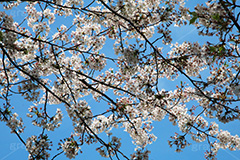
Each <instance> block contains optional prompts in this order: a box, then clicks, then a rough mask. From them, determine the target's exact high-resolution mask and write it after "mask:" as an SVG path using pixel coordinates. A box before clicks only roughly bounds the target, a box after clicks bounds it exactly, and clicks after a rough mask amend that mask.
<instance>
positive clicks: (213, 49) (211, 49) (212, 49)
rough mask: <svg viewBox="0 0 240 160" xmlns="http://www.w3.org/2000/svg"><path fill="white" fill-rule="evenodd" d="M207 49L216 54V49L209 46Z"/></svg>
mask: <svg viewBox="0 0 240 160" xmlns="http://www.w3.org/2000/svg"><path fill="white" fill-rule="evenodd" d="M209 49H210V51H211V52H216V50H217V49H216V47H213V46H210V47H209Z"/></svg>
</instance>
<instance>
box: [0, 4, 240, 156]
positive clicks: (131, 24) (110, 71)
mask: <svg viewBox="0 0 240 160" xmlns="http://www.w3.org/2000/svg"><path fill="white" fill-rule="evenodd" d="M0 2H1V7H2V11H0V53H1V55H0V86H1V87H0V89H1V92H0V101H1V107H0V121H1V122H2V123H3V124H6V125H7V126H8V127H9V129H10V132H11V133H12V134H15V135H16V136H17V137H18V139H19V141H20V142H21V143H22V144H23V145H24V146H25V148H26V150H27V152H29V157H28V158H29V159H30V160H40V159H57V158H58V156H60V155H62V154H64V155H65V156H66V157H67V158H69V159H72V158H75V157H76V156H77V155H81V152H82V148H83V147H85V146H86V145H93V144H97V145H98V147H97V148H95V149H96V151H97V152H99V154H100V155H101V156H102V157H106V158H110V159H134V160H146V159H148V158H149V154H150V151H149V150H148V149H147V146H148V145H150V144H151V143H154V141H156V139H157V137H158V135H157V134H153V132H152V130H153V128H154V124H153V123H154V122H158V121H162V120H163V119H168V120H169V121H170V122H171V124H172V125H177V127H176V130H175V131H173V132H171V133H169V139H168V140H166V141H168V144H169V146H170V147H173V148H174V149H173V151H174V150H175V151H177V152H181V151H183V152H184V149H185V148H186V147H188V146H189V145H191V143H192V142H194V143H197V142H206V143H207V144H208V145H209V147H208V149H207V150H206V152H205V155H204V154H203V156H204V157H205V158H206V159H209V160H213V159H215V158H216V155H217V153H218V150H219V149H228V150H231V151H234V150H239V149H240V138H239V136H238V135H233V134H231V133H230V132H229V131H228V130H224V129H222V128H221V127H220V124H224V125H226V126H227V125H228V124H229V123H232V121H237V122H239V118H240V117H239V114H240V110H239V101H240V84H239V83H240V50H239V43H240V39H239V37H240V34H239V32H240V23H239V22H240V21H239V16H240V12H239V11H240V3H239V2H238V1H236V0H208V1H205V2H203V4H201V3H202V1H199V2H198V3H199V4H197V5H196V6H194V7H192V8H189V7H187V3H188V1H186V2H185V1H184V0H91V1H90V0H32V1H30V0H29V1H25V0H23V1H20V0H17V1H5V0H4V1H0ZM189 3H190V2H189ZM16 8H18V9H20V10H21V11H22V12H21V18H20V19H19V18H16V17H15V15H14V14H13V12H11V11H13V10H14V9H16ZM185 26H192V27H195V28H196V31H197V32H198V36H199V39H201V38H202V37H204V41H203V42H199V41H184V42H182V43H178V42H177V40H176V39H174V38H173V37H174V35H173V34H172V31H173V28H174V30H179V32H181V28H182V27H185ZM168 81H169V82H168ZM171 81H173V82H174V84H175V85H174V86H173V85H170V83H171ZM163 82H165V85H162V83H163ZM167 83H169V85H167ZM19 97H22V98H24V101H26V108H27V110H26V108H25V109H24V108H21V107H20V106H18V105H17V103H16V101H18V98H19ZM89 97H91V98H93V99H94V102H93V101H88V99H89ZM21 100H22V99H21ZM13 104H14V105H13ZM21 110H24V111H22V112H21ZM25 111H26V112H25ZM23 112H24V113H23ZM65 120H68V121H71V123H70V124H69V125H72V130H71V132H70V134H69V135H68V136H67V137H58V139H59V143H52V140H51V137H50V136H49V133H51V132H56V133H57V132H58V129H59V128H61V127H62V124H63V123H64V121H65ZM29 122H30V123H29ZM36 128H37V130H39V131H40V133H39V134H37V135H36V134H32V135H29V134H25V131H27V130H29V131H31V130H32V129H36ZM114 131H119V132H126V133H128V135H129V136H130V137H131V139H132V143H133V144H134V145H135V152H133V153H132V154H131V155H127V154H125V153H124V152H122V148H121V145H122V139H123V138H124V137H121V136H120V135H119V134H116V133H115V132H114ZM159 132H164V130H161V131H159ZM28 133H29V132H28ZM155 133H157V132H155ZM56 136H57V134H56ZM25 137H28V138H25ZM106 137H107V138H106ZM1 138H3V137H1ZM190 142H191V143H190ZM52 148H58V150H59V152H58V153H57V154H52V153H51V149H52ZM93 150H94V149H93ZM79 157H81V156H79Z"/></svg>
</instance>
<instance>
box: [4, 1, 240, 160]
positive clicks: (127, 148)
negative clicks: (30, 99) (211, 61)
mask: <svg viewBox="0 0 240 160" xmlns="http://www.w3.org/2000/svg"><path fill="white" fill-rule="evenodd" d="M196 2H203V1H196ZM193 5H194V4H193V2H189V6H190V7H192V6H193ZM0 10H3V9H2V5H1V4H0ZM23 12H24V11H23V9H22V8H18V9H16V8H15V9H14V10H12V11H8V13H10V14H11V15H13V17H14V19H15V20H20V19H22V18H23V17H22V16H23V15H24V14H23ZM61 23H62V22H57V23H56V24H55V25H59V24H61ZM64 23H65V25H66V26H67V25H68V24H71V21H67V19H66V21H64ZM53 27H54V26H53ZM172 31H173V32H172V35H173V41H174V42H179V43H182V42H183V41H198V42H200V43H204V42H205V41H206V40H207V39H206V37H199V36H197V31H196V30H195V28H194V27H193V26H186V27H183V28H175V27H173V28H172ZM111 44H112V43H107V45H106V46H105V48H104V49H103V52H105V53H106V52H109V48H112V45H111ZM167 51H168V47H166V49H165V50H164V52H167ZM176 83H177V82H169V81H166V80H161V85H162V87H164V86H166V85H170V86H175V85H176ZM86 101H87V102H88V103H89V104H90V105H91V107H92V108H93V111H95V112H97V110H98V108H100V107H105V104H104V103H101V105H102V106H101V105H100V104H99V103H96V102H94V100H93V99H92V98H91V97H87V99H86ZM11 102H12V105H13V106H14V107H15V110H16V112H17V113H18V114H19V115H21V116H25V113H26V112H27V110H28V107H29V106H30V104H29V103H27V102H25V101H24V99H22V98H20V97H13V99H12V100H11ZM48 107H49V108H50V107H52V108H50V110H51V109H52V110H55V109H56V108H61V109H62V110H64V106H62V105H59V106H48ZM28 120H29V118H24V122H25V123H26V126H28V125H29V124H30V122H29V121H28ZM71 124H72V123H71V121H70V120H69V119H68V117H66V114H65V117H64V119H63V124H62V126H61V127H60V128H58V129H56V131H55V132H48V135H49V137H50V139H51V140H52V141H53V145H54V146H53V150H52V152H51V156H53V155H54V153H58V152H59V151H57V150H56V148H57V147H56V146H57V143H58V142H59V139H60V138H66V137H68V136H69V135H70V134H71V132H72V126H71ZM220 128H223V129H226V130H229V131H230V133H232V134H233V135H235V134H239V135H240V123H239V122H231V123H229V124H227V125H221V127H220ZM0 129H1V133H0V136H1V137H0V160H16V159H27V156H28V153H27V151H26V150H25V147H24V145H23V144H22V143H21V142H20V141H19V140H18V138H17V136H15V135H14V134H10V129H9V128H8V127H6V125H5V123H3V122H1V123H0ZM40 132H41V130H40V129H39V128H37V127H27V128H26V129H25V132H24V133H23V134H21V135H22V137H23V139H24V140H26V139H27V137H29V136H31V135H33V134H36V135H38V134H39V133H40ZM174 132H179V129H178V127H177V126H172V124H171V123H170V122H169V121H168V119H167V117H166V118H165V119H164V120H163V121H161V122H154V129H153V133H154V134H155V135H156V136H157V137H158V139H157V141H156V142H155V143H153V144H152V145H149V146H148V149H149V150H150V151H151V154H150V160H160V159H161V160H168V159H171V160H192V159H194V160H202V159H204V157H203V156H204V152H205V150H206V149H208V145H207V144H206V143H196V142H192V145H191V146H189V147H187V148H186V149H184V150H183V152H181V153H176V152H174V150H175V149H174V148H169V146H168V143H167V140H170V138H169V137H170V136H172V135H174ZM113 133H114V134H117V135H119V136H120V137H121V138H122V147H121V149H120V150H121V151H122V152H124V153H126V155H129V154H131V153H132V152H133V150H134V146H133V145H132V143H131V139H130V137H129V135H128V134H126V133H125V132H124V131H123V129H121V128H120V129H119V130H113ZM100 136H102V137H103V138H105V139H106V137H105V136H104V135H103V134H101V135H100ZM188 138H189V140H190V137H188ZM190 142H191V141H190ZM96 147H99V144H97V145H90V146H88V145H83V146H82V151H83V153H82V154H79V155H78V156H77V157H76V159H81V160H95V159H98V160H101V159H106V158H101V157H100V156H99V154H98V152H96V151H95V149H96ZM217 158H218V159H219V160H226V159H228V160H240V151H235V152H232V151H228V150H219V153H218V156H217ZM56 159H59V160H65V159H66V158H65V156H64V155H63V154H62V155H61V156H59V157H58V158H56Z"/></svg>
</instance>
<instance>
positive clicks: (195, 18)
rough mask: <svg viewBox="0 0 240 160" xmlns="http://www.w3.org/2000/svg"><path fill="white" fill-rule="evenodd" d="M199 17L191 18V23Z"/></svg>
mask: <svg viewBox="0 0 240 160" xmlns="http://www.w3.org/2000/svg"><path fill="white" fill-rule="evenodd" d="M197 18H198V17H195V16H194V17H193V18H192V19H191V20H190V23H189V24H193V23H194V22H195V21H196V19H197Z"/></svg>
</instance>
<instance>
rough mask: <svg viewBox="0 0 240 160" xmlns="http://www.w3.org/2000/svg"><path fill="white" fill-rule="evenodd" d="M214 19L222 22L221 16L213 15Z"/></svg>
mask: <svg viewBox="0 0 240 160" xmlns="http://www.w3.org/2000/svg"><path fill="white" fill-rule="evenodd" d="M212 18H213V19H215V20H216V21H218V20H220V15H219V14H214V15H212Z"/></svg>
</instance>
